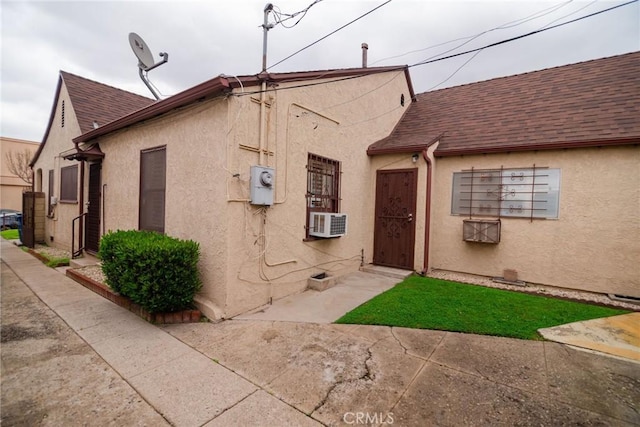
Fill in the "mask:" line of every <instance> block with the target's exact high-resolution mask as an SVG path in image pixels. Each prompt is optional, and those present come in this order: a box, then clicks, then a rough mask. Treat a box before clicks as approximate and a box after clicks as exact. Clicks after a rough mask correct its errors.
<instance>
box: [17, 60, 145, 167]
mask: <svg viewBox="0 0 640 427" xmlns="http://www.w3.org/2000/svg"><path fill="white" fill-rule="evenodd" d="M63 81H64V84H65V86H66V88H67V91H68V92H69V97H70V99H71V104H72V107H73V109H74V111H75V113H76V117H77V118H78V124H79V126H80V132H81V133H86V132H89V131H90V130H92V129H93V122H94V121H95V122H97V123H98V125H99V126H102V125H105V124H107V123H109V122H112V121H114V120H116V119H118V118H119V117H121V116H124V115H127V114H129V113H132V112H134V111H137V110H139V109H141V108H144V107H145V106H147V105H149V104H152V103H154V102H155V100H153V99H150V98H146V97H144V96H140V95H136V94H135V93H131V92H127V91H125V90H122V89H118V88H115V87H112V86H107V85H105V84H102V83H98V82H96V81H93V80H89V79H85V78H84V77H80V76H76V75H75V74H71V73H67V72H66V71H60V77H59V78H58V86H57V87H56V93H55V96H54V98H53V105H52V106H51V113H50V114H49V123H48V124H47V130H46V131H45V133H44V137H43V138H42V143H41V144H40V147H38V151H36V154H35V155H34V156H33V159H32V160H31V163H30V164H29V166H31V167H33V166H34V165H35V163H36V161H37V160H38V158H39V157H40V153H41V152H42V150H43V148H44V146H45V144H46V142H47V138H48V137H49V131H50V130H51V126H52V124H53V117H54V115H55V113H56V106H57V105H58V97H59V96H60V89H61V87H62V82H63ZM69 142H71V141H69ZM69 145H70V146H71V144H69ZM69 148H71V147H69Z"/></svg>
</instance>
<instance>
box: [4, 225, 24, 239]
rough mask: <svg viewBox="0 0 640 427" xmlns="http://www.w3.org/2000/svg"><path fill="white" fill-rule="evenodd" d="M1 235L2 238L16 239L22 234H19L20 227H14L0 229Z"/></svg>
mask: <svg viewBox="0 0 640 427" xmlns="http://www.w3.org/2000/svg"><path fill="white" fill-rule="evenodd" d="M0 236H2V238H3V239H6V240H15V239H19V238H20V235H19V234H18V229H17V228H12V229H10V230H4V231H0Z"/></svg>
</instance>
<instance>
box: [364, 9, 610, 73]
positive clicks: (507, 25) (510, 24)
mask: <svg viewBox="0 0 640 427" xmlns="http://www.w3.org/2000/svg"><path fill="white" fill-rule="evenodd" d="M596 1H597V0H596ZM572 2H573V0H569V1H566V2H564V3H560V4H557V5H554V6H551V7H548V8H546V9H542V10H540V11H538V12H536V13H533V14H531V15H528V16H525V17H524V18H520V19H516V20H513V21H509V22H506V23H504V24H502V25H499V26H497V27H495V28H491V29H489V30H485V31H482V32H480V33H477V34H474V35H470V36H466V37H459V38H457V39H453V40H449V41H446V42H442V43H438V44H435V45H432V46H428V47H425V48H422V49H416V50H411V51H409V52H405V53H402V54H400V55H394V56H389V57H386V58H382V59H379V60H377V61H374V62H372V63H371V65H374V64H378V63H380V62H383V61H387V60H389V59H396V58H401V57H403V56H407V55H410V54H413V53H418V52H423V51H425V50H429V49H433V48H436V47H440V46H444V45H447V44H450V43H454V42H457V41H460V40H467V41H466V42H464V43H462V44H460V45H458V46H456V47H454V48H452V49H450V50H448V51H446V52H443V53H447V52H450V51H452V50H456V49H458V48H460V47H462V46H464V45H465V44H468V43H470V42H471V41H473V40H475V39H477V38H478V37H481V36H483V35H484V34H487V33H490V32H492V31H496V30H504V29H508V28H513V27H517V26H518V25H522V24H524V23H525V22H529V21H532V20H534V19H538V18H541V17H543V16H546V15H548V14H550V13H553V12H555V11H557V10H559V9H561V8H563V7H564V6H566V5H568V4H569V3H572ZM541 14H542V15H541ZM441 54H442V53H441Z"/></svg>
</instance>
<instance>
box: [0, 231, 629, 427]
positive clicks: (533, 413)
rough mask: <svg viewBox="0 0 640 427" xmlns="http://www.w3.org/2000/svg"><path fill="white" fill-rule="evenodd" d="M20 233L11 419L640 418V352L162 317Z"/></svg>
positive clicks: (11, 267) (5, 325) (8, 391)
mask: <svg viewBox="0 0 640 427" xmlns="http://www.w3.org/2000/svg"><path fill="white" fill-rule="evenodd" d="M12 246H13V245H8V244H6V243H5V242H2V253H1V255H2V260H3V263H2V274H3V276H2V278H3V280H2V332H3V340H5V341H3V343H2V348H1V350H2V352H1V357H2V378H1V384H2V402H1V405H2V408H1V409H2V411H1V414H2V424H3V425H4V424H12V425H40V424H54V425H60V424H64V425H73V424H83V425H105V424H107V425H108V424H112V425H121V424H122V423H124V424H126V425H132V424H133V425H160V424H162V423H165V422H167V423H169V424H171V425H176V426H203V425H205V426H225V427H226V426H249V425H256V426H267V425H273V426H320V425H376V424H377V425H391V424H393V425H398V426H425V425H439V426H460V425H487V426H493V425H615V426H625V425H640V408H639V405H640V403H639V402H640V364H638V363H635V362H632V361H629V360H623V359H615V358H611V357H607V356H603V355H600V354H593V353H587V352H583V351H579V350H576V349H574V348H572V347H568V346H566V345H563V344H559V343H554V342H548V341H524V340H516V339H508V338H497V337H487V336H479V335H471V334H457V333H450V332H440V331H428V330H413V329H405V328H391V327H377V326H354V325H334V324H317V323H298V322H279V321H256V320H229V321H225V322H222V323H218V324H213V323H198V324H183V325H166V326H164V327H162V328H158V327H156V326H154V325H151V324H149V323H147V322H145V321H144V320H142V319H140V318H138V317H136V316H135V315H133V314H132V313H130V312H128V311H126V310H125V309H123V308H121V307H118V306H116V305H114V304H113V303H111V302H109V301H106V300H104V299H102V298H101V297H100V296H98V295H97V294H94V293H92V292H91V291H89V290H87V289H86V288H83V287H82V286H80V285H78V284H77V283H75V282H74V281H72V280H71V279H69V278H67V277H66V276H64V275H62V274H60V273H59V272H57V271H55V270H53V269H50V268H48V267H46V266H44V265H43V264H42V263H40V262H39V261H37V260H35V259H34V258H33V257H31V256H30V255H28V254H26V253H24V252H22V251H20V250H19V249H18V248H16V247H14V246H13V247H12ZM34 294H35V295H34ZM36 296H37V297H36ZM9 331H13V332H11V333H10V334H9V333H8V332H9ZM14 332H15V333H14ZM22 332H28V333H26V334H23V333H22ZM5 334H6V335H5Z"/></svg>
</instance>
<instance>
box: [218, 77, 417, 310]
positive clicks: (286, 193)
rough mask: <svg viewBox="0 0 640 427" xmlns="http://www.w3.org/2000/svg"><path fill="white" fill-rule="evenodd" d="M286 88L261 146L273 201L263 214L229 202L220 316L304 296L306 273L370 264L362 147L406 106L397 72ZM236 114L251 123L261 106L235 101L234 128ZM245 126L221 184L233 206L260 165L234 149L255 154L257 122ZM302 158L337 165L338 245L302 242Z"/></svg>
mask: <svg viewBox="0 0 640 427" xmlns="http://www.w3.org/2000/svg"><path fill="white" fill-rule="evenodd" d="M292 85H294V84H281V85H280V86H279V87H278V91H277V92H275V93H273V92H271V93H270V94H269V97H268V98H269V99H268V100H269V103H270V105H271V107H270V108H269V109H268V115H269V121H268V127H267V133H268V140H267V142H266V144H267V149H268V150H269V151H270V152H272V153H273V155H270V156H268V158H267V162H268V164H269V165H270V166H273V167H274V168H275V170H276V191H275V201H276V203H275V204H274V206H272V207H270V208H267V209H263V208H259V207H255V206H251V205H247V204H246V203H244V204H243V203H242V202H231V209H232V211H233V212H234V214H232V215H231V217H232V218H233V219H235V220H236V221H238V219H239V220H240V221H239V222H238V223H236V224H237V225H236V226H235V227H230V228H229V233H230V234H229V259H228V261H227V263H228V271H227V273H228V275H227V283H228V284H229V285H228V286H229V289H230V291H229V292H228V296H227V301H226V309H225V311H226V313H227V315H233V314H237V313H240V312H243V311H246V310H248V309H251V308H254V307H257V306H260V305H263V304H266V303H268V301H269V299H270V298H273V299H278V298H282V297H284V296H286V295H289V294H291V293H296V292H301V291H302V290H304V289H305V288H306V285H307V279H308V278H309V277H310V276H311V275H313V274H316V273H319V272H327V273H329V274H331V275H335V276H339V275H341V274H344V273H346V272H349V271H355V270H357V269H358V268H359V266H360V263H361V260H362V255H364V262H365V263H367V262H370V260H371V254H372V244H373V236H372V233H373V209H374V195H375V192H374V191H373V188H372V186H371V181H370V179H371V174H372V169H371V160H370V159H369V157H368V156H367V155H366V149H367V147H368V146H369V145H370V144H371V143H373V142H375V141H377V140H379V139H381V138H383V137H385V136H387V135H388V134H389V133H390V132H391V130H392V129H393V126H395V124H396V123H397V121H398V120H399V118H400V117H401V115H402V114H403V113H404V111H405V109H406V107H407V106H408V105H409V102H410V101H409V100H410V95H409V91H408V88H407V85H406V80H405V78H404V73H403V72H402V71H400V72H393V73H384V74H379V75H372V76H368V77H365V78H360V79H354V80H345V81H342V82H334V83H330V84H327V85H318V86H310V87H305V88H298V89H294V90H286V88H287V87H289V86H292ZM402 94H404V97H405V100H406V103H405V106H401V105H400V97H401V95H402ZM238 112H240V117H241V118H240V119H239V120H238V121H242V117H243V116H245V115H246V116H247V117H254V118H256V117H257V115H258V114H259V105H258V104H257V103H254V102H248V100H247V97H240V98H237V99H236V100H235V101H234V103H233V106H232V110H231V111H230V118H231V120H232V121H233V120H235V117H236V115H237V114H238ZM251 122H253V123H255V125H254V127H253V128H250V129H243V128H241V127H240V128H238V130H237V131H236V132H232V134H233V136H232V137H231V140H230V141H229V144H230V145H229V153H230V158H229V165H230V166H229V170H230V172H232V174H231V176H229V175H227V182H228V187H229V188H230V192H231V196H232V197H234V198H242V197H246V196H247V195H248V192H249V187H248V184H249V168H250V166H251V165H252V164H257V161H258V154H257V153H255V152H252V151H249V150H246V149H244V148H240V149H238V144H243V145H249V146H253V147H257V146H258V142H259V138H258V136H259V135H258V133H257V132H256V131H257V127H255V126H257V123H258V122H257V120H256V121H254V120H247V121H246V122H245V123H251ZM308 153H314V154H317V155H320V156H324V157H328V158H330V159H334V160H338V161H340V162H341V168H342V173H341V199H342V200H341V202H340V211H341V212H343V213H346V214H348V218H349V221H348V233H347V235H346V236H344V237H341V238H337V239H323V240H315V241H304V237H305V229H304V225H305V222H306V198H305V194H306V190H307V188H306V186H307V170H306V164H307V155H308ZM234 173H239V174H240V176H239V177H238V178H234V177H233V174H234ZM373 173H375V172H373ZM261 211H264V212H261ZM263 221H264V226H263V224H262V223H263ZM238 230H242V232H241V233H240V235H244V237H243V238H241V239H238ZM231 290H232V291H231Z"/></svg>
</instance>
